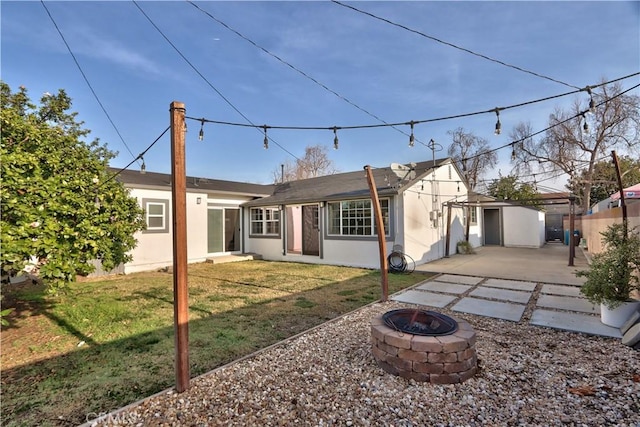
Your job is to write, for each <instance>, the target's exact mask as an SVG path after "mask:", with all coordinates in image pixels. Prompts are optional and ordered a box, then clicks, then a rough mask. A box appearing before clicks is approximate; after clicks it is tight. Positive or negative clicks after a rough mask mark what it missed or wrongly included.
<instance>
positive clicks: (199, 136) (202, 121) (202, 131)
mask: <svg viewBox="0 0 640 427" xmlns="http://www.w3.org/2000/svg"><path fill="white" fill-rule="evenodd" d="M203 139H204V118H202V119H200V132H199V133H198V141H202V140H203Z"/></svg>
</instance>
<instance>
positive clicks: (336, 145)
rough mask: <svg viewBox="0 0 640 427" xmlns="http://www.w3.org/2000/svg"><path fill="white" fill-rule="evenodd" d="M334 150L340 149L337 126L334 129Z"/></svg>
mask: <svg viewBox="0 0 640 427" xmlns="http://www.w3.org/2000/svg"><path fill="white" fill-rule="evenodd" d="M333 149H334V150H337V149H338V128H337V127H335V126H334V127H333Z"/></svg>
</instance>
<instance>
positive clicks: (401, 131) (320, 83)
mask: <svg viewBox="0 0 640 427" xmlns="http://www.w3.org/2000/svg"><path fill="white" fill-rule="evenodd" d="M187 2H188V3H189V4H190V5H192V6H193V7H195V8H196V9H198V10H199V11H200V12H202V13H204V14H205V15H207V16H209V17H210V18H211V19H213V20H214V21H216V22H217V23H218V24H220V25H222V26H223V27H225V28H226V29H228V30H229V31H231V32H233V33H234V34H236V35H237V36H238V37H240V38H242V39H244V40H246V41H247V42H249V43H251V44H252V45H253V46H255V47H256V48H258V49H260V50H261V51H263V52H264V53H266V54H267V55H269V56H271V57H272V58H275V59H276V60H278V61H279V62H281V63H282V64H284V65H286V66H287V67H289V68H291V69H292V70H294V71H296V72H297V73H298V74H300V75H302V76H303V77H305V78H307V79H309V80H311V81H312V82H313V83H315V84H317V85H318V86H320V87H321V88H322V89H324V90H326V91H327V92H329V93H331V94H333V95H335V96H337V97H338V98H340V99H341V100H343V101H345V102H346V103H347V104H349V105H351V106H353V107H355V108H357V109H358V110H360V111H362V112H363V113H365V114H367V115H368V116H370V117H373V118H374V119H376V120H378V121H379V122H381V123H384V124H385V125H388V126H390V127H392V128H393V129H395V130H397V131H398V132H400V133H402V134H404V135H406V136H410V135H409V134H408V133H406V132H404V131H403V130H402V129H398V128H397V127H396V126H395V125H393V124H389V123H387V122H386V121H385V120H383V119H382V118H380V117H378V116H377V115H375V114H374V113H372V112H370V111H368V110H366V109H364V108H363V107H360V106H359V105H358V104H356V103H355V102H353V101H351V100H350V99H348V98H347V97H345V96H343V95H341V94H339V93H338V92H336V91H335V90H333V89H331V88H329V87H328V86H327V85H325V84H324V83H322V82H320V81H319V80H318V79H316V78H315V77H313V76H311V75H309V74H308V73H306V72H304V71H302V70H301V69H300V68H298V67H296V66H295V65H292V64H291V63H289V62H287V61H285V60H284V59H282V58H281V57H280V56H278V55H276V54H275V53H273V52H271V51H269V50H268V49H267V48H265V47H263V46H261V45H259V44H258V43H256V42H254V41H253V40H251V39H250V38H248V37H247V36H245V35H243V34H242V33H240V32H239V31H237V30H236V29H234V28H232V27H230V26H229V25H227V24H226V23H225V22H223V21H222V20H220V19H218V18H216V17H215V16H213V15H212V14H211V13H210V12H208V11H206V10H203V9H202V8H200V6H198V5H197V4H195V3H193V2H192V1H190V0H187ZM415 140H416V141H417V142H419V143H420V144H422V145H425V146H426V145H427V144H425V143H424V142H422V141H420V140H418V139H415Z"/></svg>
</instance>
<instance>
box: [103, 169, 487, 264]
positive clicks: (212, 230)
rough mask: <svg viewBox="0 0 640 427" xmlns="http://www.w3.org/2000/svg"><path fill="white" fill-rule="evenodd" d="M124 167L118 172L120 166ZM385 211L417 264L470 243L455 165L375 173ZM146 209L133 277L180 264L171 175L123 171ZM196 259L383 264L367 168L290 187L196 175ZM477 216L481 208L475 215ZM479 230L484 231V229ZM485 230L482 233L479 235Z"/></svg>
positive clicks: (390, 244)
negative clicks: (175, 255)
mask: <svg viewBox="0 0 640 427" xmlns="http://www.w3.org/2000/svg"><path fill="white" fill-rule="evenodd" d="M114 171H115V170H114ZM372 174H373V177H374V181H375V183H376V187H377V191H378V196H379V199H380V204H381V208H382V212H383V221H384V225H385V233H386V236H385V240H386V246H387V248H386V249H387V252H388V253H391V251H392V250H393V249H394V248H395V249H400V250H401V251H402V252H403V253H404V254H406V255H407V256H408V257H410V258H411V259H413V260H414V261H415V262H416V264H422V263H425V262H428V261H432V260H435V259H439V258H442V257H443V256H445V248H446V245H445V237H446V236H447V235H448V236H449V245H450V248H452V250H451V252H454V251H455V245H456V242H457V241H459V240H461V239H463V238H464V225H465V221H466V209H462V208H461V207H456V206H454V207H452V208H451V216H450V227H449V228H447V224H446V220H447V216H448V215H447V213H448V211H446V210H447V209H446V208H447V206H448V205H447V203H449V202H464V201H465V200H466V197H467V187H466V186H465V183H464V181H463V179H462V178H461V175H460V173H459V171H458V170H457V168H456V166H455V165H454V163H453V162H452V160H451V159H449V158H445V159H439V160H433V161H427V162H420V163H417V164H412V165H411V167H407V166H402V165H397V166H396V167H395V168H392V167H385V168H376V169H373V170H372ZM118 179H119V180H120V181H121V182H123V184H124V185H125V187H127V188H129V189H130V194H131V195H132V196H133V197H136V198H137V199H138V200H139V202H140V204H141V206H142V207H143V209H144V210H145V215H146V220H147V229H146V230H144V231H142V232H140V233H138V234H137V235H136V238H137V240H138V245H137V247H136V248H135V249H134V250H133V251H132V252H131V255H132V256H133V261H131V262H130V263H127V264H126V265H125V266H124V272H125V273H131V272H136V271H143V270H153V269H156V268H160V267H165V266H168V265H171V264H172V239H173V236H172V231H171V200H172V194H171V176H170V175H167V174H160V173H152V172H147V173H145V174H141V173H140V172H138V171H132V170H124V171H122V172H121V173H120V175H119V176H118ZM186 199H187V236H188V237H187V253H188V261H189V262H202V261H205V260H207V259H208V258H212V257H216V256H220V255H227V254H241V253H249V252H250V253H256V254H260V255H261V256H262V257H263V258H264V259H267V260H274V261H299V262H307V263H318V264H333V265H344V266H356V267H365V268H379V259H380V258H379V252H378V251H379V246H378V240H377V234H376V229H375V221H374V219H373V218H374V216H373V209H372V203H371V195H370V192H369V186H368V183H367V179H366V175H365V171H364V170H361V171H356V172H347V173H339V174H334V175H328V176H322V177H317V178H310V179H305V180H299V181H292V182H286V183H282V184H277V185H260V184H247V183H238V182H231V181H223V180H215V179H205V178H196V177H187V194H186ZM472 217H474V218H477V210H476V209H475V208H474V209H473V210H472ZM474 227H476V228H477V227H478V226H477V224H475V225H474ZM477 234H479V233H477Z"/></svg>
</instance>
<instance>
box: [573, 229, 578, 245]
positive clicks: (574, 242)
mask: <svg viewBox="0 0 640 427" xmlns="http://www.w3.org/2000/svg"><path fill="white" fill-rule="evenodd" d="M579 245H580V230H573V246H579Z"/></svg>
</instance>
